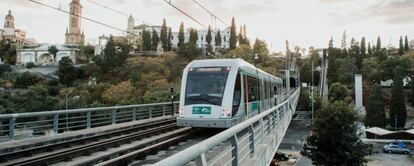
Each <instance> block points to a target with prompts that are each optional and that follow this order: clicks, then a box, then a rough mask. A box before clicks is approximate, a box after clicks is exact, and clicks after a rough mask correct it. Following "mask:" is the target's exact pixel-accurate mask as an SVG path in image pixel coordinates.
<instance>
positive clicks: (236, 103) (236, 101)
mask: <svg viewBox="0 0 414 166" xmlns="http://www.w3.org/2000/svg"><path fill="white" fill-rule="evenodd" d="M240 100H241V82H240V73H239V74H237V77H236V83H235V85H234V94H233V111H232V114H233V115H234V114H236V113H237V110H238V109H239V106H240Z"/></svg>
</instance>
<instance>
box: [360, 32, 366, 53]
mask: <svg viewBox="0 0 414 166" xmlns="http://www.w3.org/2000/svg"><path fill="white" fill-rule="evenodd" d="M366 46H367V45H366V44H365V37H362V39H361V47H360V48H361V56H362V58H365V54H366V53H367V47H366Z"/></svg>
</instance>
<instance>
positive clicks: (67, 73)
mask: <svg viewBox="0 0 414 166" xmlns="http://www.w3.org/2000/svg"><path fill="white" fill-rule="evenodd" d="M57 75H58V76H59V82H60V83H62V84H65V85H68V86H71V85H72V84H73V82H74V81H75V79H76V78H77V74H76V70H75V67H73V62H72V60H70V58H69V57H63V58H62V59H61V60H60V61H59V69H58V73H57Z"/></svg>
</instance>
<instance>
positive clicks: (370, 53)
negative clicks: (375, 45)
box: [368, 43, 372, 56]
mask: <svg viewBox="0 0 414 166" xmlns="http://www.w3.org/2000/svg"><path fill="white" fill-rule="evenodd" d="M368 55H369V56H372V48H371V43H368Z"/></svg>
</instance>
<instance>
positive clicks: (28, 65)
mask: <svg viewBox="0 0 414 166" xmlns="http://www.w3.org/2000/svg"><path fill="white" fill-rule="evenodd" d="M33 67H36V65H35V64H34V63H33V62H28V63H26V68H28V69H31V68H33Z"/></svg>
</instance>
